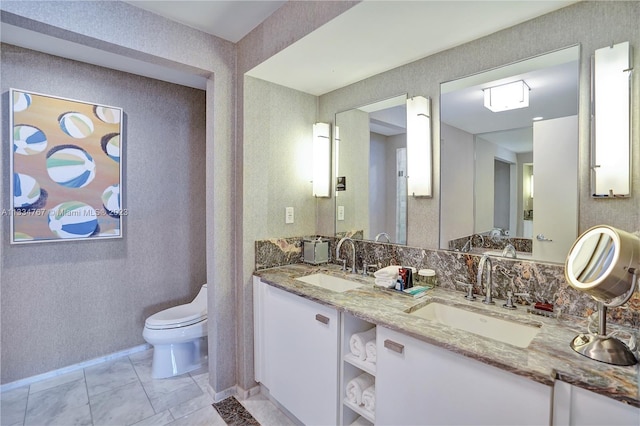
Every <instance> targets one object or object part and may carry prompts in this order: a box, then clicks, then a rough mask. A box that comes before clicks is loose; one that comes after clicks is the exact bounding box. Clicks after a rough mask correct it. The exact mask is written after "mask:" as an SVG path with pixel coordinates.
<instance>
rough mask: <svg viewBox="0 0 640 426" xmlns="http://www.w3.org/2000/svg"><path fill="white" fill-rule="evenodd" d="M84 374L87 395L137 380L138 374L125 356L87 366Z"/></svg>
mask: <svg viewBox="0 0 640 426" xmlns="http://www.w3.org/2000/svg"><path fill="white" fill-rule="evenodd" d="M84 374H85V380H86V381H87V392H88V393H89V397H92V396H94V395H97V394H99V393H102V392H106V391H110V390H113V389H115V388H119V387H122V386H124V385H127V384H129V383H135V382H137V381H138V375H137V374H136V371H135V369H134V368H133V365H132V364H131V361H130V360H129V358H127V357H122V358H118V359H115V360H112V361H107V362H103V363H101V364H98V365H94V366H92V367H87V368H85V370H84Z"/></svg>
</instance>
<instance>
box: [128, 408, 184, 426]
mask: <svg viewBox="0 0 640 426" xmlns="http://www.w3.org/2000/svg"><path fill="white" fill-rule="evenodd" d="M174 420H175V419H174V417H173V416H172V415H171V412H170V411H169V410H165V411H163V412H161V413H158V414H154V415H153V416H151V417H147V418H146V419H144V420H140V421H139V422H138V423H134V424H133V425H132V426H164V425H166V424H169V423H171V422H172V421H174Z"/></svg>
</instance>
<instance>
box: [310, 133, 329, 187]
mask: <svg viewBox="0 0 640 426" xmlns="http://www.w3.org/2000/svg"><path fill="white" fill-rule="evenodd" d="M330 186H331V125H330V124H329V123H315V124H314V125H313V196H314V197H329V196H330V194H329V190H330Z"/></svg>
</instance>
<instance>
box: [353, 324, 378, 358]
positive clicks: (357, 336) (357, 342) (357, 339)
mask: <svg viewBox="0 0 640 426" xmlns="http://www.w3.org/2000/svg"><path fill="white" fill-rule="evenodd" d="M370 340H376V328H375V327H373V328H372V329H370V330H367V331H363V332H362V333H353V335H351V338H350V339H349V349H350V350H351V353H352V354H353V355H354V356H356V357H358V358H360V361H364V360H365V359H366V358H367V349H366V347H365V346H366V344H367V342H368V341H370Z"/></svg>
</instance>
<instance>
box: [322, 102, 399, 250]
mask: <svg viewBox="0 0 640 426" xmlns="http://www.w3.org/2000/svg"><path fill="white" fill-rule="evenodd" d="M406 102H407V95H406V94H404V95H400V96H396V97H393V98H390V99H385V100H382V101H380V102H376V103H373V104H369V105H365V106H362V107H359V108H354V109H351V110H348V111H343V112H339V113H337V114H336V121H335V123H336V131H335V140H334V144H335V145H334V153H335V159H334V161H335V164H334V171H335V179H336V184H335V186H336V198H335V200H336V212H335V214H336V217H335V219H336V220H335V223H336V230H335V232H336V236H339V237H342V236H345V235H349V236H352V237H353V238H362V239H365V240H374V241H375V240H377V241H382V242H392V243H397V244H406V242H407V179H406V167H407V130H406V129H407V110H406Z"/></svg>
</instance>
